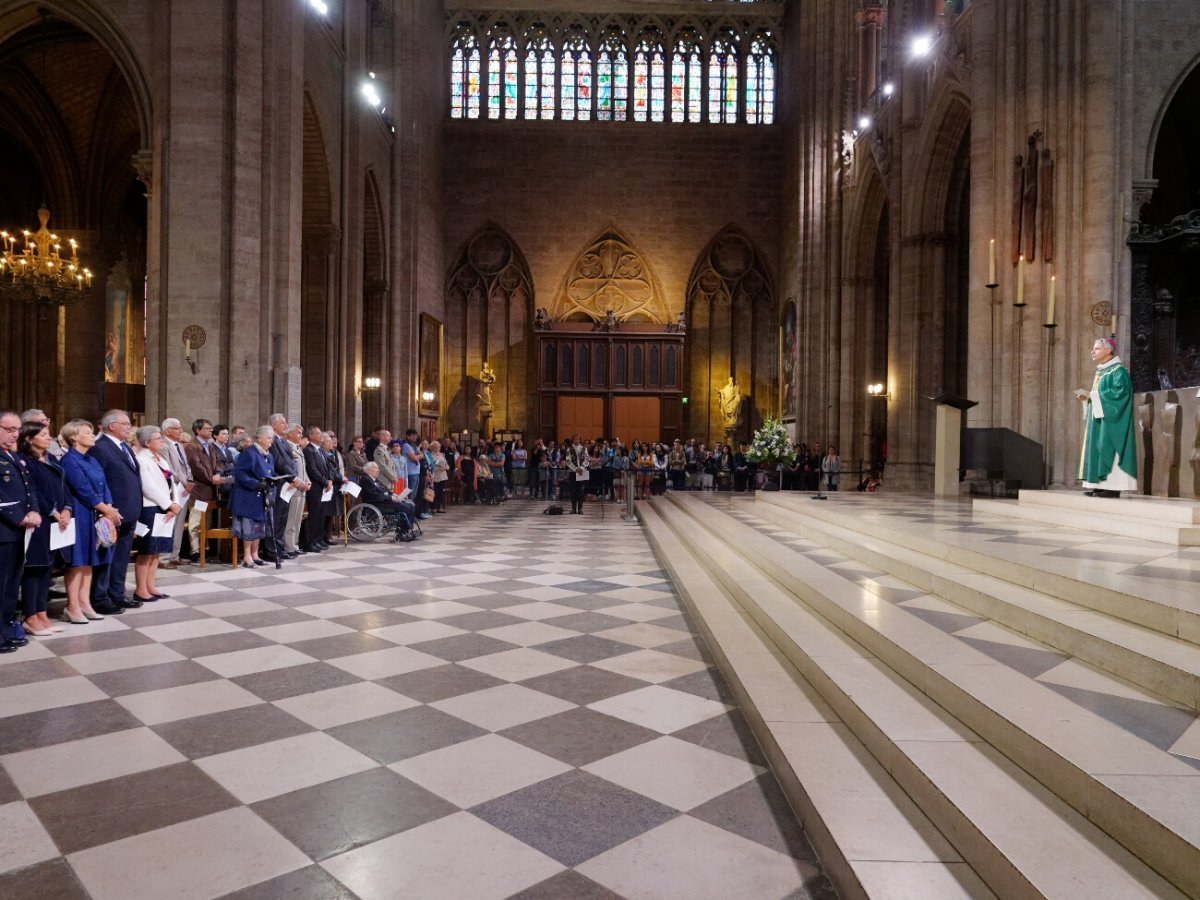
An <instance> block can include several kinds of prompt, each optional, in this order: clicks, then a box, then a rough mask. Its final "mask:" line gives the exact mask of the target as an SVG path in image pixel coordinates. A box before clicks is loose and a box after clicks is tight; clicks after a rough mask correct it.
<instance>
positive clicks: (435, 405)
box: [417, 313, 442, 419]
mask: <svg viewBox="0 0 1200 900" xmlns="http://www.w3.org/2000/svg"><path fill="white" fill-rule="evenodd" d="M418 358H419V360H420V363H421V369H420V378H419V379H418V380H419V387H418V396H417V411H418V412H419V413H420V414H421V415H422V416H427V417H431V418H435V419H436V418H438V417H439V416H440V415H441V412H442V397H441V393H442V323H441V322H439V321H438V320H437V319H435V318H434V317H433V316H431V315H429V314H428V313H421V326H420V346H419V349H418Z"/></svg>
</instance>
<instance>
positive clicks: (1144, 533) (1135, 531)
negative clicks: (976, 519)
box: [974, 491, 1200, 547]
mask: <svg viewBox="0 0 1200 900" xmlns="http://www.w3.org/2000/svg"><path fill="white" fill-rule="evenodd" d="M1022 493H1026V492H1024V491H1023V492H1022ZM1083 499H1085V500H1092V501H1093V502H1094V503H1097V504H1100V503H1115V504H1117V505H1121V504H1124V503H1125V501H1124V500H1113V499H1109V498H1101V497H1085V498H1083ZM974 504H975V508H976V509H978V510H980V511H981V512H987V513H991V514H993V515H999V516H1009V517H1011V518H1016V519H1024V520H1026V521H1030V522H1040V523H1042V524H1044V525H1048V526H1058V527H1065V528H1078V529H1080V530H1082V531H1097V532H1102V533H1104V534H1115V535H1120V536H1121V537H1129V538H1137V539H1138V540H1143V541H1154V542H1156V543H1160V544H1171V545H1172V546H1175V547H1200V526H1198V525H1185V524H1182V523H1179V522H1171V521H1161V520H1160V521H1155V520H1153V519H1147V518H1141V517H1135V516H1127V517H1123V516H1119V515H1115V514H1112V513H1109V512H1107V511H1104V510H1101V509H1099V508H1097V509H1095V510H1093V511H1091V512H1088V511H1087V510H1084V509H1073V508H1069V507H1060V506H1051V505H1045V504H1036V503H1029V502H1028V501H1025V500H990V499H977V500H975V501H974ZM1129 505H1130V506H1133V505H1134V504H1133V503H1130V504H1129Z"/></svg>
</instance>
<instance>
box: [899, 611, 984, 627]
mask: <svg viewBox="0 0 1200 900" xmlns="http://www.w3.org/2000/svg"><path fill="white" fill-rule="evenodd" d="M903 609H906V610H908V611H909V612H910V613H912V614H913V615H914V616H916V617H917V618H918V619H920V620H921V621H923V622H928V623H929V624H930V625H932V626H933V627H934V628H938V629H941V630H942V631H945V632H946V633H948V634H953V633H954V632H956V631H962V630H963V629H964V628H970V627H971V626H972V625H978V624H979V623H980V622H982V621H983V619H981V618H979V617H978V616H969V615H967V614H965V613H951V612H941V611H940V610H936V609H921V608H920V607H919V606H905V607H903Z"/></svg>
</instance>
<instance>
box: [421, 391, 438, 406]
mask: <svg viewBox="0 0 1200 900" xmlns="http://www.w3.org/2000/svg"><path fill="white" fill-rule="evenodd" d="M436 396H437V395H436V394H435V393H434V392H433V391H421V402H422V403H432V402H433V400H434V398H435V397H436Z"/></svg>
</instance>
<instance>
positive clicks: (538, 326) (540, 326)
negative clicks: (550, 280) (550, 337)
mask: <svg viewBox="0 0 1200 900" xmlns="http://www.w3.org/2000/svg"><path fill="white" fill-rule="evenodd" d="M553 327H554V326H553V324H552V323H551V322H550V314H549V313H548V312H546V307H544V306H539V307H538V308H537V312H536V313H534V315H533V330H534V331H550V330H551V329H552V328H553Z"/></svg>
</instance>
